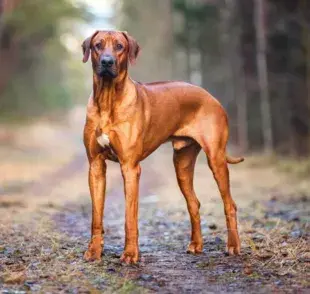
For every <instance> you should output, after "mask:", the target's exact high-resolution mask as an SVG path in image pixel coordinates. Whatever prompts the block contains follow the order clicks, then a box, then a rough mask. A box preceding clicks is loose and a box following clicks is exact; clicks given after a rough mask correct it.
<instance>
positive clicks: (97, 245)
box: [84, 236, 103, 261]
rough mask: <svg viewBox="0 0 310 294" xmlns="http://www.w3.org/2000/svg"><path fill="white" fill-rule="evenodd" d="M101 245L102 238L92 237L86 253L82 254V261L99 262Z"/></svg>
mask: <svg viewBox="0 0 310 294" xmlns="http://www.w3.org/2000/svg"><path fill="white" fill-rule="evenodd" d="M102 245H103V239H102V236H94V237H93V238H92V240H91V241H90V243H89V245H88V249H87V251H86V252H85V253H84V259H85V260H86V261H95V260H101V254H102Z"/></svg>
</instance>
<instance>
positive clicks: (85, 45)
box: [82, 31, 99, 63]
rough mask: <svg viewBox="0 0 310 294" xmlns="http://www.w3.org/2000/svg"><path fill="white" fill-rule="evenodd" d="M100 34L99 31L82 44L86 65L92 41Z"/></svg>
mask: <svg viewBox="0 0 310 294" xmlns="http://www.w3.org/2000/svg"><path fill="white" fill-rule="evenodd" d="M98 33H99V31H96V32H94V33H93V34H92V35H91V36H90V37H88V38H87V39H85V40H84V42H83V43H82V50H83V62H84V63H85V62H87V61H88V59H89V55H90V44H91V41H92V39H93V37H95V36H96V35H97V34H98Z"/></svg>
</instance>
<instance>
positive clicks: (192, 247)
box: [186, 241, 203, 254]
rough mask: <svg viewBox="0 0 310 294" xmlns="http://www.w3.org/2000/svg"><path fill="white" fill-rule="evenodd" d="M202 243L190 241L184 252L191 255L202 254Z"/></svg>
mask: <svg viewBox="0 0 310 294" xmlns="http://www.w3.org/2000/svg"><path fill="white" fill-rule="evenodd" d="M202 248H203V243H202V242H194V241H192V242H191V243H190V244H189V245H188V247H187V250H186V252H187V253H191V254H199V253H201V252H202Z"/></svg>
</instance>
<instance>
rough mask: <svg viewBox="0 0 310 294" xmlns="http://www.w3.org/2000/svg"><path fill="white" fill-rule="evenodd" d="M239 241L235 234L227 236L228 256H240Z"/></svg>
mask: <svg viewBox="0 0 310 294" xmlns="http://www.w3.org/2000/svg"><path fill="white" fill-rule="evenodd" d="M240 247H241V246H240V240H239V236H238V235H237V234H231V235H230V236H228V242H227V253H228V255H240Z"/></svg>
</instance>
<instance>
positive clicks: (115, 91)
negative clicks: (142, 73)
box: [93, 72, 132, 116]
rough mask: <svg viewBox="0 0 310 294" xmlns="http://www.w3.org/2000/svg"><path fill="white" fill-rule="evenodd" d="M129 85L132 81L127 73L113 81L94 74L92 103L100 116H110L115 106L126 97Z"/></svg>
mask: <svg viewBox="0 0 310 294" xmlns="http://www.w3.org/2000/svg"><path fill="white" fill-rule="evenodd" d="M131 84H132V81H131V79H130V78H129V77H128V73H127V72H126V73H124V74H122V75H120V76H119V77H117V78H115V79H104V78H101V77H98V76H97V75H96V74H94V75H93V93H94V101H95V103H96V104H97V105H98V108H99V111H100V114H102V113H104V114H105V115H107V116H112V113H113V109H114V108H115V104H116V103H117V102H119V100H122V99H124V98H125V96H127V95H126V94H127V93H128V91H129V87H130V85H131Z"/></svg>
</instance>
